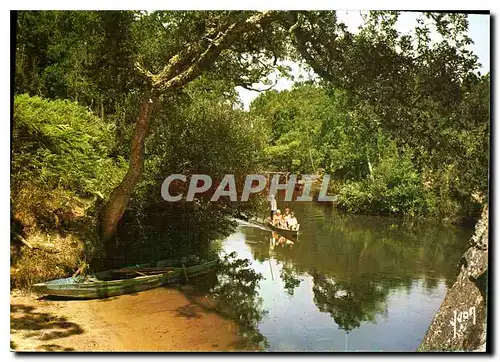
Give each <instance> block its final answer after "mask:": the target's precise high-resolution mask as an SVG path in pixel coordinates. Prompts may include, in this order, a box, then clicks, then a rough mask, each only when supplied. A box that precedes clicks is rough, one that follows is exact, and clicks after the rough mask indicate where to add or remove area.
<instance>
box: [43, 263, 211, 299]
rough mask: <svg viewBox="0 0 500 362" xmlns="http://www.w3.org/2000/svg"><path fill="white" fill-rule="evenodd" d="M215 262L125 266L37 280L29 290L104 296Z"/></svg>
mask: <svg viewBox="0 0 500 362" xmlns="http://www.w3.org/2000/svg"><path fill="white" fill-rule="evenodd" d="M217 263H218V260H214V261H210V262H206V263H202V264H198V265H193V266H189V267H167V268H165V267H163V268H159V267H155V268H144V267H135V268H134V267H127V268H122V269H116V270H109V271H105V272H100V273H96V274H94V275H90V276H77V277H70V278H62V279H56V280H52V281H49V282H45V283H38V284H35V285H34V286H33V290H34V292H36V293H38V294H42V295H47V296H57V297H66V298H71V299H97V298H107V297H112V296H116V295H121V294H129V293H135V292H140V291H143V290H148V289H153V288H156V287H159V286H161V285H165V284H172V283H177V282H180V281H183V280H186V279H189V278H194V277H196V276H200V275H203V274H206V273H208V272H210V271H211V270H213V269H214V268H215V266H216V265H217ZM113 278H114V279H113Z"/></svg>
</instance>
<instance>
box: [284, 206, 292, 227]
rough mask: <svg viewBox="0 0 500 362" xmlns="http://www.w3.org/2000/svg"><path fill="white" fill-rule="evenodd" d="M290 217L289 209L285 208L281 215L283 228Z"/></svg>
mask: <svg viewBox="0 0 500 362" xmlns="http://www.w3.org/2000/svg"><path fill="white" fill-rule="evenodd" d="M289 217H290V209H289V208H288V207H287V208H286V209H285V212H284V213H283V221H284V224H285V226H286V225H287V221H288V218H289Z"/></svg>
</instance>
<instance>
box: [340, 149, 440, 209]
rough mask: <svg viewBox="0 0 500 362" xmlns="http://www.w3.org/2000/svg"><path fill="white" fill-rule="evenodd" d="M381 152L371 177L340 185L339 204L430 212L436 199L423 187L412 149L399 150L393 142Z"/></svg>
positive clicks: (353, 206)
mask: <svg viewBox="0 0 500 362" xmlns="http://www.w3.org/2000/svg"><path fill="white" fill-rule="evenodd" d="M405 151H406V152H405ZM384 153H385V154H384V155H383V156H382V158H381V160H380V162H379V163H378V164H377V165H376V166H374V168H373V175H372V177H373V178H370V177H368V178H365V179H363V180H361V181H350V182H349V181H348V182H346V184H345V185H344V186H342V187H341V189H340V194H339V206H340V207H342V208H345V209H346V210H348V211H349V212H354V213H368V214H381V215H390V214H394V215H396V214H399V215H407V216H412V217H413V216H419V215H426V216H427V215H432V214H433V213H434V212H435V208H436V205H435V200H434V197H433V194H432V192H430V191H429V190H426V189H425V188H424V186H423V184H422V181H421V178H420V174H419V173H418V171H417V170H416V168H415V166H414V164H413V162H412V155H411V152H410V151H409V150H403V152H401V154H399V152H398V149H397V148H396V145H395V143H394V142H393V143H392V144H391V145H390V146H389V147H388V149H387V150H385V152H384Z"/></svg>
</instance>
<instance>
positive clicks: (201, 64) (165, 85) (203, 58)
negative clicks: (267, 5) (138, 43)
mask: <svg viewBox="0 0 500 362" xmlns="http://www.w3.org/2000/svg"><path fill="white" fill-rule="evenodd" d="M276 13H277V12H275V11H266V12H262V13H258V14H255V15H252V16H250V17H248V18H246V19H243V20H242V21H239V22H235V23H232V24H230V25H229V26H228V27H227V28H226V30H225V31H223V32H219V33H218V34H217V36H216V37H215V38H214V39H213V40H212V41H210V44H209V45H208V47H207V48H206V49H205V50H204V51H202V52H201V53H200V54H199V55H198V56H197V57H196V58H197V60H196V61H194V62H192V63H191V65H189V67H187V68H186V69H185V70H181V71H180V72H179V73H178V74H177V75H175V76H174V77H172V78H171V77H170V76H171V75H173V74H175V73H176V72H177V71H178V70H179V68H178V66H179V65H180V64H182V62H181V60H182V59H183V58H185V57H186V54H194V53H196V51H194V50H193V49H190V50H187V51H186V52H185V53H184V54H181V53H179V54H178V55H176V56H174V57H172V58H171V60H170V61H169V64H168V69H165V70H164V71H163V72H162V73H160V74H159V75H158V76H155V78H154V81H153V87H154V88H156V89H158V90H166V89H176V88H180V87H182V86H184V85H185V84H187V83H188V82H190V81H191V80H193V79H195V78H196V77H198V76H199V75H200V74H201V73H202V71H203V70H205V69H206V68H207V67H209V66H210V65H211V64H212V63H213V62H214V61H215V59H216V58H217V56H218V55H219V54H220V53H221V52H222V51H223V50H225V49H227V48H228V47H229V46H230V45H231V44H232V43H233V42H234V41H235V40H236V39H237V38H238V36H240V35H241V34H242V33H245V32H248V31H252V30H253V31H255V30H257V31H258V30H260V29H262V27H263V26H264V25H266V24H268V23H269V22H271V21H272V19H273V16H274V15H275V14H276ZM172 59H173V60H172Z"/></svg>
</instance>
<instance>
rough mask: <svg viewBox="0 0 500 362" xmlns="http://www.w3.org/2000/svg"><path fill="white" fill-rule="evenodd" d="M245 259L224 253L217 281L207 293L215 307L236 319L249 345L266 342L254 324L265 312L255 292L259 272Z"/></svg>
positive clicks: (265, 343)
mask: <svg viewBox="0 0 500 362" xmlns="http://www.w3.org/2000/svg"><path fill="white" fill-rule="evenodd" d="M249 265H250V261H249V260H248V259H236V253H235V252H233V253H230V254H228V255H225V256H224V258H223V259H222V261H221V263H220V266H219V270H218V271H217V283H216V284H215V286H214V287H213V288H211V290H210V292H209V294H210V295H211V296H212V297H214V299H215V300H216V302H217V309H218V311H219V312H220V313H221V314H222V315H223V316H226V317H229V318H231V319H232V320H234V321H235V322H236V323H238V325H239V327H240V330H241V332H242V335H243V336H244V337H245V339H246V340H247V341H248V343H250V344H253V345H260V346H267V345H268V342H267V339H266V338H265V337H264V336H263V335H262V334H261V333H260V332H259V330H258V328H257V325H258V323H259V322H260V321H261V320H262V317H263V316H264V315H265V314H266V313H267V311H265V310H264V309H263V307H262V298H261V297H260V296H259V293H258V285H259V281H260V280H261V279H262V278H263V277H262V274H260V273H257V272H255V271H254V270H253V269H251V268H250V267H249Z"/></svg>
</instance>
